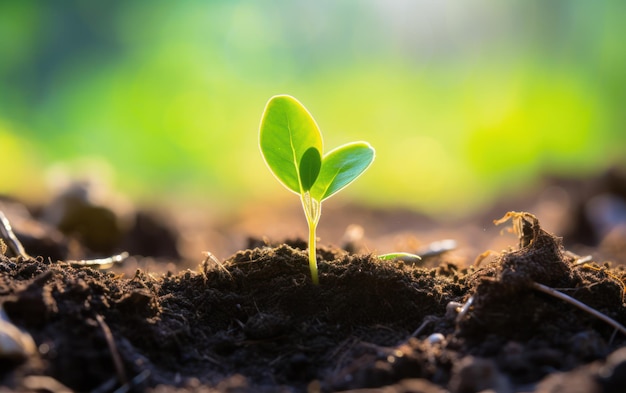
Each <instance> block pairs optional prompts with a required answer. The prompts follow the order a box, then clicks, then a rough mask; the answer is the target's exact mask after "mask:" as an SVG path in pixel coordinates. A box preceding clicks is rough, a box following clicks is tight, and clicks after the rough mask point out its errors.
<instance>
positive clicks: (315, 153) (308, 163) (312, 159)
mask: <svg viewBox="0 0 626 393" xmlns="http://www.w3.org/2000/svg"><path fill="white" fill-rule="evenodd" d="M321 167H322V155H321V154H320V151H319V150H317V149H316V148H315V147H309V148H308V149H307V151H305V152H304V154H303V155H302V159H301V160H300V183H301V184H302V191H303V192H307V191H309V190H310V189H311V187H312V186H313V184H314V183H315V180H317V176H318V175H319V173H320V168H321Z"/></svg>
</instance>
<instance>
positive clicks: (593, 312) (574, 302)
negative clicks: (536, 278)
mask: <svg viewBox="0 0 626 393" xmlns="http://www.w3.org/2000/svg"><path fill="white" fill-rule="evenodd" d="M532 287H533V288H534V289H536V290H538V291H540V292H543V293H546V294H548V295H550V296H554V297H555V298H557V299H561V300H563V301H565V302H567V303H569V304H571V305H572V306H574V307H578V308H579V309H581V310H583V311H585V312H587V313H589V314H591V315H593V316H594V317H596V318H598V319H601V320H602V321H604V322H606V323H608V324H609V325H611V326H612V327H614V328H615V329H616V330H619V331H620V332H621V333H622V334H624V335H626V327H624V326H623V325H621V324H620V323H619V322H617V321H616V320H614V319H613V318H610V317H609V316H607V315H605V314H602V313H601V312H600V311H598V310H596V309H594V308H591V307H589V306H587V305H586V304H584V303H582V302H580V301H578V300H576V299H574V298H573V297H571V296H568V295H566V294H564V293H562V292H559V291H557V290H556V289H554V288H550V287H548V286H546V285H543V284H539V283H538V282H533V283H532Z"/></svg>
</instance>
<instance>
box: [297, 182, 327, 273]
mask: <svg viewBox="0 0 626 393" xmlns="http://www.w3.org/2000/svg"><path fill="white" fill-rule="evenodd" d="M301 199H302V207H303V208H304V215H305V216H306V221H307V223H308V224H309V269H310V270H311V280H312V281H313V284H315V285H317V284H319V275H318V273H317V252H316V244H317V237H316V231H317V223H318V222H319V220H320V216H321V214H322V205H321V203H320V202H318V201H317V200H315V199H313V198H311V194H309V193H308V192H305V193H304V194H302V196H301Z"/></svg>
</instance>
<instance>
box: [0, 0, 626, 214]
mask: <svg viewBox="0 0 626 393" xmlns="http://www.w3.org/2000/svg"><path fill="white" fill-rule="evenodd" d="M624 15H626V2H624V1H619V0H616V1H565V0H561V1H557V0H553V1H541V0H534V1H496V0H492V1H488V0H472V1H464V2H456V1H452V0H448V1H440V0H415V1H410V0H346V1H331V0H320V1H302V0H299V1H287V0H284V1H257V2H252V1H235V0H228V1H179V2H174V1H149V2H148V1H80V2H79V1H76V2H72V1H1V2H0V193H5V194H6V193H8V194H12V195H18V196H21V197H27V198H30V199H33V198H34V197H45V193H46V189H45V184H46V176H47V173H49V170H48V168H50V167H51V166H52V165H53V164H56V163H59V162H63V163H66V165H67V166H69V167H70V168H71V167H72V165H74V166H77V167H78V170H81V169H84V168H85V165H86V164H85V158H89V160H96V161H99V162H101V163H104V164H105V165H109V166H110V168H111V169H112V171H113V172H114V181H113V186H114V187H115V189H117V190H120V191H121V192H123V193H125V194H128V195H130V196H131V197H132V198H134V199H135V200H138V201H158V200H163V199H172V198H182V199H185V198H190V199H193V200H200V201H206V203H207V204H218V205H223V206H236V205H237V204H242V203H248V202H249V201H257V200H258V201H263V200H282V199H283V198H284V199H287V198H293V197H292V196H291V195H289V193H287V192H286V191H284V189H282V187H281V186H280V185H279V184H278V183H277V182H276V181H275V180H274V179H273V178H272V175H271V174H270V173H269V171H268V170H267V169H266V168H265V165H264V163H263V161H262V158H261V155H260V153H259V151H258V146H257V143H258V142H257V137H258V134H257V133H258V124H259V121H260V118H261V114H262V111H263V109H264V106H265V103H266V101H267V100H268V99H269V98H270V97H271V96H272V95H275V94H291V95H294V96H295V97H297V98H298V99H299V100H300V101H301V102H302V103H303V104H304V105H305V106H306V107H307V108H308V109H309V110H310V111H311V113H312V114H313V115H314V117H315V118H316V120H317V122H318V124H319V125H320V127H321V129H322V132H323V134H324V137H325V147H326V149H327V150H328V149H330V148H333V147H335V146H337V145H339V144H342V143H345V142H349V141H353V140H359V139H363V140H367V141H369V142H370V143H371V144H372V145H373V146H374V147H375V148H376V150H377V159H376V162H375V163H374V165H373V166H372V168H371V169H370V170H369V171H368V172H367V173H366V174H365V175H363V177H361V178H360V179H359V180H358V181H357V182H355V184H354V185H353V186H351V187H349V188H347V189H346V191H345V192H343V193H342V194H344V195H343V196H337V197H335V198H344V201H347V200H356V201H358V202H362V203H366V204H371V205H384V206H404V207H411V208H416V209H425V210H427V211H431V212H461V213H462V212H464V211H467V210H468V209H472V208H475V207H478V206H480V205H481V204H486V203H489V202H490V201H492V200H493V199H494V198H495V197H497V196H498V195H502V194H503V193H514V192H516V191H519V190H521V189H524V188H525V187H531V186H532V184H534V183H533V182H534V181H536V180H537V179H538V178H540V176H542V175H543V174H546V173H550V174H559V175H576V176H578V175H591V174H594V173H599V172H601V171H603V170H604V169H606V168H607V167H609V166H611V165H624V164H625V163H626V161H625V158H624V156H625V154H624V153H625V151H626V129H625V128H626V110H625V109H624V105H625V103H626V47H625V46H624V37H626V23H624ZM289 200H290V201H293V203H295V204H297V202H295V199H293V200H292V199H289Z"/></svg>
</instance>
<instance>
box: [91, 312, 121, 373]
mask: <svg viewBox="0 0 626 393" xmlns="http://www.w3.org/2000/svg"><path fill="white" fill-rule="evenodd" d="M96 321H98V325H99V326H100V329H102V332H103V333H104V339H105V340H106V342H107V346H108V347H109V352H111V358H112V359H113V366H114V367H115V372H116V373H117V380H118V381H119V383H120V385H125V384H126V383H127V382H128V380H127V379H126V372H125V371H124V364H123V363H122V357H121V356H120V353H119V351H118V350H117V346H116V345H115V340H114V339H113V334H112V333H111V329H110V328H109V325H107V324H106V322H104V318H102V315H100V314H97V315H96Z"/></svg>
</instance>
